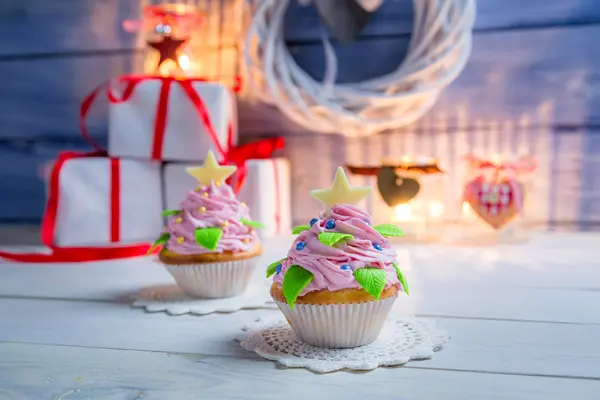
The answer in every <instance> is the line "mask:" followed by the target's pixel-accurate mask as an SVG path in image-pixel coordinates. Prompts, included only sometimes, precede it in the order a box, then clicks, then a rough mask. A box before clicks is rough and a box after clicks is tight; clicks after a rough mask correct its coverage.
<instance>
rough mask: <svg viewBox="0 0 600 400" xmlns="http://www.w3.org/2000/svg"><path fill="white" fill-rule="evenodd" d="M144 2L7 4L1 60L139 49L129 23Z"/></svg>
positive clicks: (2, 14)
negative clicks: (128, 29) (127, 29)
mask: <svg viewBox="0 0 600 400" xmlns="http://www.w3.org/2000/svg"><path fill="white" fill-rule="evenodd" d="M142 2H143V0H127V1H122V0H99V1H98V0H79V1H64V0H26V1H20V0H3V1H2V4H1V5H0V36H1V37H3V38H11V40H2V42H1V43H0V61H2V60H3V59H8V58H14V57H18V56H21V57H22V56H31V55H44V54H57V53H58V54H65V55H68V54H69V53H74V52H83V53H86V52H94V51H111V50H118V49H130V48H133V47H134V41H135V35H134V34H128V33H126V32H125V31H124V30H123V29H122V27H121V24H122V22H123V21H124V20H125V19H135V18H138V15H139V10H140V4H141V3H142Z"/></svg>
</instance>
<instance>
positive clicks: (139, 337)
mask: <svg viewBox="0 0 600 400" xmlns="http://www.w3.org/2000/svg"><path fill="white" fill-rule="evenodd" d="M431 293H432V292H426V293H423V294H424V295H425V294H427V295H431ZM446 299H447V302H453V300H451V297H450V296H447V298H446ZM472 299H477V301H485V299H483V298H481V297H475V296H474V297H472ZM401 301H402V299H401V300H400V301H399V302H401ZM452 304H453V306H454V307H456V308H458V307H459V306H460V305H459V304H458V303H455V302H453V303H452ZM579 304H582V303H579ZM394 312H400V310H398V311H394ZM560 315H561V316H562V315H564V314H562V312H560ZM0 317H1V318H0V321H1V322H0V327H1V328H2V329H0V341H5V342H20V343H36V344H52V345H64V346H77V347H99V348H110V349H129V350H143V351H161V352H177V353H186V354H201V355H220V356H230V357H238V358H257V356H256V355H254V354H253V353H249V352H247V351H245V350H244V349H242V348H241V347H240V346H239V345H238V344H237V343H236V342H235V337H236V335H237V334H239V332H240V330H241V329H242V328H243V327H244V326H245V325H247V324H249V323H252V322H253V321H254V320H255V319H256V318H257V317H262V318H280V317H281V314H280V311H279V310H277V309H270V310H266V309H265V310H247V311H239V312H236V313H233V314H210V315H206V316H186V315H183V316H177V317H173V316H168V315H166V314H163V313H155V314H152V313H146V312H144V311H143V310H139V309H132V308H131V307H130V306H129V305H128V304H119V303H106V302H97V303H92V302H75V301H61V300H56V301H47V300H46V301H40V300H36V299H23V300H21V299H0ZM428 319H430V320H432V321H434V322H435V324H436V326H437V327H439V328H441V329H445V330H447V331H448V332H449V333H450V335H451V336H452V339H451V342H450V344H449V345H448V346H447V347H446V348H444V350H443V351H442V352H440V353H439V354H437V355H436V357H434V358H433V359H431V360H426V361H423V362H420V363H419V364H418V365H413V366H410V365H409V366H408V367H407V368H411V367H418V368H423V369H451V370H461V371H484V372H493V373H507V374H539V375H558V376H568V377H585V378H599V379H600V370H598V369H597V368H596V366H597V365H598V363H600V344H598V342H597V341H596V340H594V338H596V337H598V335H600V324H564V323H547V322H530V321H526V322H523V321H505V320H492V319H464V318H452V317H435V318H433V317H429V318H428ZM84 326H85V329H78V327H84ZM107 329H110V334H108V332H107ZM498 332H502V335H499V334H498ZM175 338H176V339H175ZM499 352H501V354H499ZM582 354H585V357H581V356H579V355H582Z"/></svg>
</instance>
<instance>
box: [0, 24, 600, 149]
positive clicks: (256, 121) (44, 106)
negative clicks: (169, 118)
mask: <svg viewBox="0 0 600 400" xmlns="http://www.w3.org/2000/svg"><path fill="white" fill-rule="evenodd" d="M599 34H600V27H598V26H584V27H571V28H552V29H539V30H533V31H511V32H499V33H485V34H479V35H477V36H476V37H475V41H474V50H473V54H472V56H471V59H470V61H469V64H468V65H467V67H466V69H465V71H464V73H463V74H462V75H461V76H460V77H459V78H458V80H457V81H456V82H455V83H454V84H453V85H452V86H450V88H448V90H447V91H445V92H444V94H443V95H442V97H441V99H440V102H439V104H438V105H437V106H436V107H435V108H434V110H433V111H432V112H431V113H430V114H429V116H428V117H427V118H426V119H425V120H424V121H423V122H422V123H423V124H425V126H428V125H427V124H431V121H433V122H435V123H436V124H439V123H445V124H447V126H448V127H456V126H457V125H459V124H460V122H461V121H459V119H460V118H464V119H466V121H467V126H474V123H475V121H477V120H482V121H483V122H484V123H486V124H488V123H490V122H492V121H498V122H500V123H505V122H509V121H510V122H514V123H516V122H518V121H519V120H521V119H523V118H524V117H525V118H527V119H528V120H530V121H531V125H532V126H534V127H535V126H540V125H541V126H549V125H550V126H551V125H586V124H595V123H597V122H598V121H600V115H597V114H598V111H597V110H599V109H600V107H598V105H599V94H598V90H597V89H596V87H595V82H594V79H593V77H594V76H596V75H597V74H598V71H597V70H598V68H600V67H599V66H598V65H600V63H598V62H597V61H598V60H599V59H600V50H598V48H597V46H595V43H594V37H596V36H598V35H599ZM405 46H406V39H402V38H400V39H395V38H393V39H380V40H377V41H369V40H367V41H360V42H357V43H355V44H352V45H350V46H348V47H344V48H341V49H339V55H340V56H341V57H343V58H342V59H343V60H345V61H344V62H343V63H341V64H340V65H341V68H340V71H339V80H340V81H355V80H360V79H364V78H366V77H371V76H372V75H373V74H380V73H385V72H390V71H392V70H393V69H394V68H396V67H397V65H398V63H399V62H400V61H401V60H402V55H403V52H404V49H405ZM367 49H369V50H368V51H369V54H371V55H372V56H373V62H370V63H357V62H355V61H356V60H360V59H362V57H363V56H364V54H365V52H366V51H367ZM291 51H292V53H293V54H294V56H295V58H296V59H297V61H298V63H299V64H300V66H302V67H303V68H305V69H306V70H307V71H308V72H309V73H311V74H312V75H314V76H316V77H320V76H322V74H323V71H324V69H323V52H322V49H321V45H320V44H310V45H298V46H294V47H292V48H291ZM136 54H137V53H136ZM134 62H135V60H132V56H131V55H127V54H116V55H112V56H103V57H100V56H89V57H77V58H66V59H63V58H57V59H44V60H21V61H11V62H2V63H0V76H1V77H2V82H3V83H2V87H3V88H5V90H3V91H2V92H1V93H0V107H2V109H4V110H6V112H4V113H2V115H0V126H2V127H3V128H2V129H1V130H0V138H14V137H42V136H46V137H59V138H60V137H63V138H71V137H75V136H77V135H78V134H79V133H78V129H77V115H78V110H79V104H80V101H81V100H82V99H83V98H84V97H85V96H86V95H87V94H88V93H89V92H90V91H91V90H92V89H93V88H94V87H95V86H96V85H98V84H99V83H101V82H103V81H104V80H105V79H107V78H108V77H111V76H116V75H118V74H120V73H124V72H126V71H129V70H130V67H131V65H133V64H134ZM62 77H69V79H62ZM492 94H493V95H492ZM268 111H269V110H268V109H267V110H262V111H257V110H256V108H255V107H249V108H247V109H242V110H240V118H241V121H240V126H241V127H242V130H243V131H244V133H246V134H252V133H254V134H265V133H284V132H283V131H282V129H283V128H284V127H285V126H284V127H282V126H280V125H277V121H281V117H277V116H274V115H273V113H271V112H268ZM97 115H98V116H97V118H93V119H92V121H90V123H91V124H92V126H93V127H96V131H102V129H103V128H105V127H106V124H105V118H106V117H105V115H104V114H103V113H100V112H99V113H98V114H97ZM272 118H275V120H274V121H275V123H273V122H271V123H269V121H270V120H271V119H272ZM442 118H443V119H442ZM429 120H430V121H429ZM428 121H429V122H428ZM418 127H419V125H417V127H416V128H417V129H418ZM285 128H286V131H289V130H291V131H294V129H293V126H288V127H285ZM296 131H297V132H298V130H296Z"/></svg>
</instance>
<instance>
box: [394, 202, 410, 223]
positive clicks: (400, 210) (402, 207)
mask: <svg viewBox="0 0 600 400" xmlns="http://www.w3.org/2000/svg"><path fill="white" fill-rule="evenodd" d="M394 212H395V217H396V221H410V220H411V218H412V210H411V209H410V204H398V205H397V206H396V208H395V209H394Z"/></svg>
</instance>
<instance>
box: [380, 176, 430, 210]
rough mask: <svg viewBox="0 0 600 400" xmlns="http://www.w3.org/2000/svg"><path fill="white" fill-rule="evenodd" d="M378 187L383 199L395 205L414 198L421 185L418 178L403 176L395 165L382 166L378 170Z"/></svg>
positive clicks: (390, 204) (389, 204)
mask: <svg viewBox="0 0 600 400" xmlns="http://www.w3.org/2000/svg"><path fill="white" fill-rule="evenodd" d="M377 187H378V188H379V193H381V197H382V198H383V201H385V202H386V203H387V205H388V206H390V207H394V206H397V205H398V204H403V203H406V202H408V201H409V200H411V199H412V198H414V197H415V196H416V195H417V193H419V190H420V189H421V185H419V182H418V181H417V180H416V179H411V178H402V177H400V176H398V175H397V174H396V171H395V168H393V167H381V168H379V171H378V172H377Z"/></svg>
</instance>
